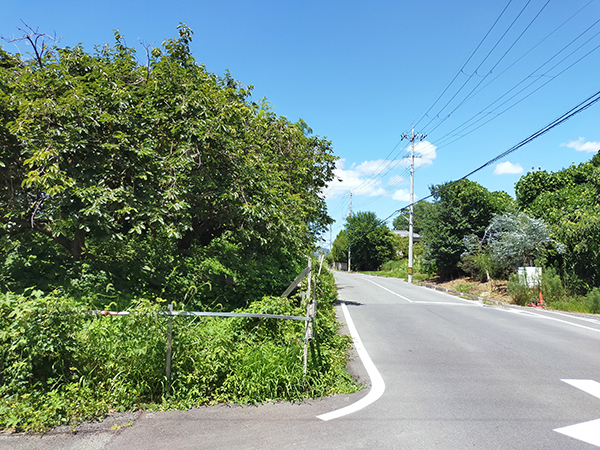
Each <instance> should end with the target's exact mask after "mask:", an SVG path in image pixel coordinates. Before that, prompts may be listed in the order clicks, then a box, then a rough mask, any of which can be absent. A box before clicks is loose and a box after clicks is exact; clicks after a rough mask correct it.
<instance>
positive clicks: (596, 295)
mask: <svg viewBox="0 0 600 450" xmlns="http://www.w3.org/2000/svg"><path fill="white" fill-rule="evenodd" d="M585 302H586V304H587V306H588V308H589V309H590V312H591V313H592V314H598V313H600V290H599V289H598V288H597V287H596V288H594V289H592V290H591V291H590V292H588V294H587V296H586V298H585Z"/></svg>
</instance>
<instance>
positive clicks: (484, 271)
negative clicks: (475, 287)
mask: <svg viewBox="0 0 600 450" xmlns="http://www.w3.org/2000/svg"><path fill="white" fill-rule="evenodd" d="M458 266H459V268H460V269H461V270H462V271H463V272H465V273H466V274H468V275H469V276H470V277H471V278H474V279H476V280H479V281H482V282H486V281H490V280H491V279H496V278H500V277H501V270H500V269H499V267H498V266H497V265H496V264H495V262H494V259H493V257H492V255H491V254H490V252H489V251H487V249H478V250H477V251H474V252H471V253H467V254H463V256H462V258H461V259H460V262H459V264H458Z"/></svg>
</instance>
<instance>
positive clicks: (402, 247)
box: [394, 234, 425, 258]
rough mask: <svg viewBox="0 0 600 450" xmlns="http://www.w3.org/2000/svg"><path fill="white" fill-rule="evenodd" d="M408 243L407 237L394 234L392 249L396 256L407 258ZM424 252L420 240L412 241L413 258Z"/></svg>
mask: <svg viewBox="0 0 600 450" xmlns="http://www.w3.org/2000/svg"><path fill="white" fill-rule="evenodd" d="M409 244H410V242H409V238H408V237H406V236H400V235H399V234H394V250H395V252H396V257H398V258H407V257H408V247H409ZM424 252H425V248H424V247H423V243H422V242H413V257H414V258H417V257H419V256H421V255H422V254H423V253H424Z"/></svg>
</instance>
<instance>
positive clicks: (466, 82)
mask: <svg viewBox="0 0 600 450" xmlns="http://www.w3.org/2000/svg"><path fill="white" fill-rule="evenodd" d="M529 3H531V0H529V1H528V2H527V3H526V4H525V6H523V8H522V9H521V11H520V12H519V14H517V17H515V18H514V19H513V21H512V22H511V24H510V25H509V26H508V28H507V29H506V30H505V31H504V33H503V34H502V36H500V38H499V39H498V40H497V41H496V43H495V44H494V46H493V47H492V49H491V50H490V51H489V52H488V53H487V55H486V56H485V58H483V60H482V61H481V62H480V63H479V65H478V66H477V68H476V69H475V71H474V72H473V73H472V74H471V75H470V76H469V77H468V78H467V80H466V81H465V82H464V83H463V85H462V86H461V87H460V89H459V90H458V91H456V93H455V94H454V95H453V96H452V98H450V100H448V101H447V102H446V104H445V105H444V106H443V107H442V109H441V110H440V112H439V113H438V114H437V115H436V117H438V116H439V115H440V114H442V113H443V111H444V110H445V109H446V108H447V107H448V106H449V105H450V103H452V101H453V100H454V99H455V98H456V97H457V96H458V94H460V92H461V91H462V90H463V89H464V88H465V86H466V85H467V84H468V83H469V81H471V79H472V78H473V76H475V75H476V74H477V73H478V71H479V69H481V66H483V64H484V63H485V62H486V61H487V60H488V58H489V57H490V56H491V55H492V53H493V52H494V50H496V48H497V47H498V45H500V42H502V40H503V39H504V37H505V36H506V35H507V33H508V32H509V31H510V29H511V28H512V27H513V25H514V24H515V23H516V22H517V20H518V19H519V17H520V16H521V14H522V13H523V11H525V8H527V6H528V5H529ZM488 75H489V74H486V75H485V76H484V79H485V78H486V77H487V76H488ZM450 114H451V113H450ZM450 114H448V115H446V116H445V117H444V119H442V122H443V121H445V120H446V119H448V117H450ZM432 121H433V119H432V120H430V121H429V122H428V123H427V125H425V127H423V128H422V131H423V133H427V134H430V133H431V132H432V131H433V130H429V129H428V127H429V125H430V124H431V122H432Z"/></svg>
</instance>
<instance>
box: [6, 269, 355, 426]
mask: <svg viewBox="0 0 600 450" xmlns="http://www.w3.org/2000/svg"><path fill="white" fill-rule="evenodd" d="M317 293H318V295H319V309H318V315H317V320H316V329H315V334H314V339H313V341H312V342H311V345H310V354H309V363H308V370H307V374H306V376H304V375H303V348H304V342H303V338H304V322H298V321H289V320H276V319H250V318H220V317H207V318H202V320H199V319H198V318H192V317H181V316H178V317H175V318H173V362H172V372H171V373H172V375H171V383H170V386H169V385H168V383H167V380H166V377H165V354H166V336H167V326H168V319H167V318H166V317H165V316H161V315H158V314H157V313H158V312H159V311H161V310H164V309H166V305H165V302H164V301H162V302H161V301H160V300H158V301H157V300H155V301H149V300H147V299H138V300H137V301H136V302H134V303H133V304H131V305H130V306H129V308H128V309H129V310H130V311H131V315H129V316H118V317H116V316H92V315H89V314H86V313H85V311H86V310H87V309H88V305H85V304H81V303H79V302H77V301H75V300H74V299H72V298H69V297H67V296H65V295H64V294H62V293H60V292H54V293H51V294H49V295H45V294H43V293H41V292H29V293H28V294H26V295H15V294H10V293H9V294H2V295H0V364H1V365H0V381H1V385H0V430H9V431H26V432H32V431H33V432H40V431H44V430H46V429H48V428H49V427H53V426H56V425H72V426H75V425H77V424H78V423H80V422H81V421H84V420H92V419H96V418H101V417H102V416H103V415H105V414H107V413H108V412H110V411H129V410H137V409H140V408H142V409H151V410H167V409H188V408H190V407H194V406H199V405H205V404H214V403H220V402H232V403H260V402H266V401H274V400H284V401H297V400H302V399H307V398H315V397H321V396H327V395H333V394H341V393H350V392H354V391H356V390H358V389H359V386H358V385H357V384H356V383H355V382H354V381H353V380H352V379H351V377H350V375H349V374H348V373H347V372H346V370H345V365H346V355H347V351H348V349H349V345H350V338H349V337H348V336H343V335H340V334H338V327H339V325H338V324H337V322H336V317H335V310H334V308H333V300H334V299H335V297H336V292H335V284H334V282H333V277H332V276H331V274H329V273H324V274H323V275H322V277H321V279H320V282H319V284H318V286H317ZM175 309H178V306H177V305H176V306H175ZM244 311H245V312H255V313H272V314H285V315H300V316H303V315H304V314H305V308H304V305H303V304H302V303H301V301H300V300H299V299H282V298H276V297H265V298H264V299H262V300H259V301H256V302H253V303H252V304H250V305H249V307H248V308H246V309H244Z"/></svg>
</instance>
